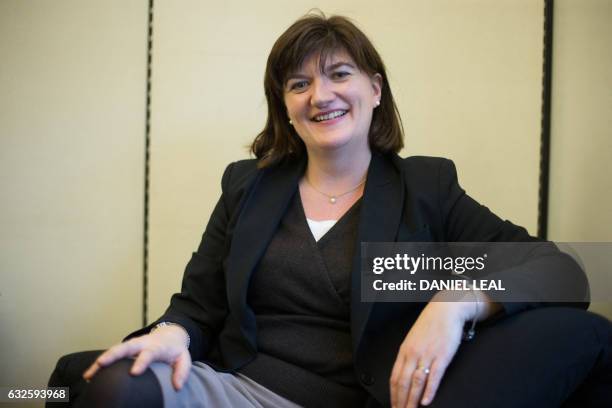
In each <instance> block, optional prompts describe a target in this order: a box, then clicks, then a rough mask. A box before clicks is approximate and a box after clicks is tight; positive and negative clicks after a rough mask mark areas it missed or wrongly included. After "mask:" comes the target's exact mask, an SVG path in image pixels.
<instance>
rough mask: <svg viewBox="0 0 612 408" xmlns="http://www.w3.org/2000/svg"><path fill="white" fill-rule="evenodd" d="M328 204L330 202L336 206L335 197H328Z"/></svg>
mask: <svg viewBox="0 0 612 408" xmlns="http://www.w3.org/2000/svg"><path fill="white" fill-rule="evenodd" d="M329 202H330V203H331V204H336V197H335V196H331V197H329Z"/></svg>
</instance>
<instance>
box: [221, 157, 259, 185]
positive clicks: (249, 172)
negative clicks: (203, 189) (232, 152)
mask: <svg viewBox="0 0 612 408" xmlns="http://www.w3.org/2000/svg"><path fill="white" fill-rule="evenodd" d="M259 171H260V170H259V169H258V168H257V159H245V160H238V161H235V162H231V163H230V164H228V165H227V167H226V168H225V171H224V172H223V178H222V181H221V184H222V186H223V189H224V190H240V189H243V188H244V187H245V186H246V185H249V184H251V183H252V181H253V180H255V178H256V177H257V174H258V173H259Z"/></svg>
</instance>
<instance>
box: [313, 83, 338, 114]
mask: <svg viewBox="0 0 612 408" xmlns="http://www.w3.org/2000/svg"><path fill="white" fill-rule="evenodd" d="M335 97H336V96H335V94H334V92H333V90H332V88H331V84H330V83H329V82H328V81H326V80H325V79H317V80H315V81H314V83H313V87H312V96H311V98H310V103H311V105H312V106H314V107H317V108H320V107H324V106H327V105H328V104H329V103H330V102H332V101H333V100H334V98H335Z"/></svg>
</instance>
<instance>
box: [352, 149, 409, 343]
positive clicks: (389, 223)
mask: <svg viewBox="0 0 612 408" xmlns="http://www.w3.org/2000/svg"><path fill="white" fill-rule="evenodd" d="M403 186H404V183H403V180H402V176H401V172H400V171H398V169H396V168H395V167H394V166H393V164H392V162H391V160H389V159H388V158H386V157H385V156H382V155H381V154H373V155H372V160H371V162H370V167H369V169H368V176H367V181H366V186H365V190H364V194H363V201H362V204H361V205H362V206H361V213H360V221H359V230H358V231H359V232H358V239H357V243H356V248H355V255H354V258H353V270H352V274H351V332H352V336H351V337H352V340H353V351H354V352H355V353H356V352H357V349H358V347H359V343H360V341H361V338H362V335H363V330H364V328H365V326H366V323H367V321H368V318H369V316H370V313H371V310H372V307H373V305H374V303H372V302H362V301H361V243H362V242H394V241H395V240H396V237H397V232H398V228H399V225H400V222H401V217H402V208H403V204H404V188H403Z"/></svg>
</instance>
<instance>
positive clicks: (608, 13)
mask: <svg viewBox="0 0 612 408" xmlns="http://www.w3.org/2000/svg"><path fill="white" fill-rule="evenodd" d="M610 22H612V2H610V1H608V0H582V1H573V0H557V1H556V2H555V25H554V30H555V32H554V49H553V55H554V58H553V70H554V71H553V87H552V90H553V95H552V102H553V104H552V128H551V138H552V142H551V183H550V208H549V213H550V214H549V215H550V218H549V225H550V227H549V231H550V233H549V236H550V238H551V239H554V240H557V241H569V242H572V241H600V242H601V241H606V242H610V241H612V181H611V177H612V164H611V162H610V158H611V157H612V25H611V24H610ZM610 273H612V271H611V272H610ZM611 296H612V294H611ZM592 309H594V310H597V311H601V312H603V313H605V314H606V315H607V316H609V317H612V298H611V299H610V302H608V304H599V305H593V306H592Z"/></svg>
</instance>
